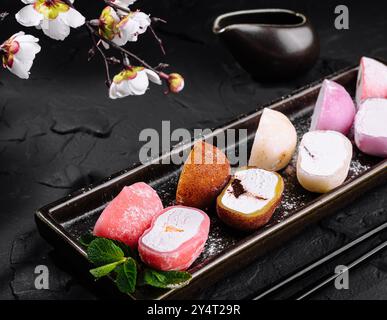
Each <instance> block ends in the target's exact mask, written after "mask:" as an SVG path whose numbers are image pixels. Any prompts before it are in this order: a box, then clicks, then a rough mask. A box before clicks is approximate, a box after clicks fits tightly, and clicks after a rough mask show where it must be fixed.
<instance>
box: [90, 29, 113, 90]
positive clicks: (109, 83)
mask: <svg viewBox="0 0 387 320" xmlns="http://www.w3.org/2000/svg"><path fill="white" fill-rule="evenodd" d="M86 27H87V28H88V30H89V33H90V36H91V40H92V41H93V46H94V48H95V49H97V50H98V52H99V53H100V55H101V57H102V59H103V61H104V64H105V72H106V85H107V86H108V87H110V85H111V84H112V80H111V78H110V70H109V60H108V58H107V57H106V55H105V52H103V50H102V49H101V48H100V46H99V44H98V43H97V41H96V39H95V30H94V28H93V27H92V26H91V24H90V23H89V22H86Z"/></svg>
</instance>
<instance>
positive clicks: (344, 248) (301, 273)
mask: <svg viewBox="0 0 387 320" xmlns="http://www.w3.org/2000/svg"><path fill="white" fill-rule="evenodd" d="M386 229H387V222H385V223H383V224H381V225H380V226H378V227H376V228H374V229H372V230H371V231H368V232H367V233H365V234H363V235H362V236H360V237H358V238H356V239H355V240H353V241H351V242H350V243H348V244H346V245H344V246H342V247H341V248H339V249H337V250H335V251H333V252H331V253H330V254H328V255H326V256H325V257H323V258H321V259H319V260H317V261H316V262H313V263H312V264H310V265H308V266H307V267H305V268H303V269H302V270H300V271H298V272H296V273H294V274H292V275H291V276H289V277H288V278H286V279H285V280H282V281H281V282H279V283H278V284H276V285H274V286H273V287H271V288H270V289H268V290H266V291H264V292H263V293H260V294H259V295H257V296H255V297H253V298H252V299H253V300H259V299H263V298H265V297H266V296H268V295H269V294H273V293H275V292H278V290H280V289H282V288H284V287H285V286H287V285H289V284H291V283H292V282H295V281H296V280H297V279H299V278H300V277H302V276H304V275H306V274H308V273H310V272H311V271H313V270H314V269H316V268H318V267H320V266H322V265H323V264H325V263H326V262H328V261H330V260H332V259H333V258H335V257H337V256H339V255H341V254H343V253H344V252H346V251H348V250H350V249H352V248H354V247H356V246H357V245H359V244H361V243H363V242H365V241H366V240H368V239H370V238H372V237H373V236H375V235H376V234H378V233H380V232H382V231H384V230H386ZM383 245H384V246H383ZM381 246H382V247H381ZM385 246H387V241H386V242H385V243H382V244H380V245H379V246H377V247H375V248H374V249H372V250H371V251H369V252H367V253H366V254H365V255H363V256H362V257H360V258H358V259H356V260H355V261H353V262H352V263H351V268H353V267H355V266H356V265H358V264H359V263H361V262H363V261H365V260H366V259H367V258H369V257H370V256H372V255H374V254H376V253H377V252H379V251H380V250H382V249H384V247H385ZM375 250H377V251H375ZM348 268H349V267H348ZM332 277H334V278H333V279H335V278H336V277H337V275H336V274H335V275H334V276H332ZM332 277H329V279H326V280H325V281H323V282H324V284H322V283H320V284H319V285H317V286H315V287H314V288H313V289H311V290H309V291H308V292H306V293H305V294H304V295H302V296H300V297H299V298H304V297H306V296H309V295H310V294H312V293H313V292H315V291H316V290H318V289H319V288H320V287H322V286H324V285H325V284H326V283H325V282H326V281H327V283H329V282H331V281H332V280H333V279H331V278H332ZM320 285H322V286H320Z"/></svg>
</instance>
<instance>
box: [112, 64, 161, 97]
mask: <svg viewBox="0 0 387 320" xmlns="http://www.w3.org/2000/svg"><path fill="white" fill-rule="evenodd" d="M149 80H150V81H152V82H154V83H156V84H159V85H160V84H161V80H160V77H159V76H158V74H157V73H156V72H154V71H152V70H150V69H146V68H144V67H133V66H130V67H127V68H126V69H124V70H122V71H121V72H120V73H119V74H117V75H116V76H115V77H114V79H113V83H112V84H111V86H110V90H109V97H110V98H111V99H117V98H124V97H127V96H132V95H143V94H144V93H145V92H146V90H147V89H148V87H149Z"/></svg>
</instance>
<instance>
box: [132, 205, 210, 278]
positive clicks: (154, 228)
mask: <svg viewBox="0 0 387 320" xmlns="http://www.w3.org/2000/svg"><path fill="white" fill-rule="evenodd" d="M209 228H210V219H209V218H208V216H207V214H205V213H204V212H203V211H201V210H199V209H196V208H190V207H184V206H173V207H169V208H166V209H164V210H162V211H161V212H160V213H159V214H158V215H157V216H156V217H155V219H154V220H153V222H152V225H151V227H150V228H149V229H148V230H146V231H145V233H144V234H143V235H142V237H141V238H140V240H139V244H138V252H139V254H140V257H141V259H142V260H143V262H144V263H146V264H147V265H149V266H150V267H153V268H155V269H158V270H163V271H170V270H176V271H177V270H186V269H188V268H189V267H190V266H191V264H192V263H193V262H194V261H195V260H196V259H197V257H198V256H199V255H200V253H201V252H202V251H203V248H204V245H205V243H206V241H207V239H208V232H209Z"/></svg>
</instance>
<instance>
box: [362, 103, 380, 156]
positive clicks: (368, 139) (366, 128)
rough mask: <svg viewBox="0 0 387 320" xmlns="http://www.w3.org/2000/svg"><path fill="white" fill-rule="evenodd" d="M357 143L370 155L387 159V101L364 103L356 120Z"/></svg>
mask: <svg viewBox="0 0 387 320" xmlns="http://www.w3.org/2000/svg"><path fill="white" fill-rule="evenodd" d="M355 142H356V145H357V147H358V148H359V149H360V150H361V151H363V152H364V153H367V154H369V155H373V156H378V157H382V158H387V99H368V100H366V101H364V102H363V103H362V104H361V106H360V110H359V112H358V113H357V115H356V119H355Z"/></svg>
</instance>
